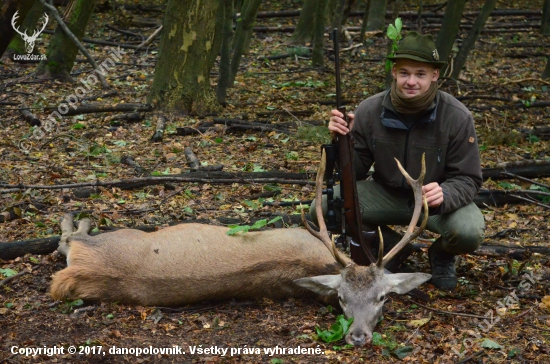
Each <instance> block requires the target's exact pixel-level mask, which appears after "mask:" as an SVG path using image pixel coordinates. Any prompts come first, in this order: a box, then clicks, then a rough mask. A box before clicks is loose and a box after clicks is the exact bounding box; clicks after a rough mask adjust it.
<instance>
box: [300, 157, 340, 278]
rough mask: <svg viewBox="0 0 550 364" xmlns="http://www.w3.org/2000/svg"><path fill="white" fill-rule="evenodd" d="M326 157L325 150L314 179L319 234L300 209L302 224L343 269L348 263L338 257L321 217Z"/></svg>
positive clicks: (338, 254)
mask: <svg viewBox="0 0 550 364" xmlns="http://www.w3.org/2000/svg"><path fill="white" fill-rule="evenodd" d="M326 164H327V162H326V155H325V150H324V149H323V153H322V155H321V164H320V166H319V170H318V171H317V178H316V179H315V213H316V215H317V223H318V224H319V232H317V231H315V230H314V229H313V227H311V225H310V224H309V222H308V221H306V218H305V214H304V210H303V209H302V222H303V223H304V225H305V227H306V229H307V231H309V232H310V233H311V234H312V235H313V236H315V237H316V238H317V239H319V240H321V241H322V242H323V244H325V246H326V247H327V249H328V250H329V251H330V252H331V254H332V256H333V257H334V259H335V260H336V262H338V264H340V265H341V266H342V267H345V266H347V265H348V264H349V262H348V261H347V260H346V259H344V258H343V257H342V255H340V252H339V251H338V249H337V248H336V245H335V244H334V241H333V240H332V239H331V238H330V237H329V234H328V231H327V225H326V224H325V218H324V216H323V204H322V199H323V177H324V175H325V169H326Z"/></svg>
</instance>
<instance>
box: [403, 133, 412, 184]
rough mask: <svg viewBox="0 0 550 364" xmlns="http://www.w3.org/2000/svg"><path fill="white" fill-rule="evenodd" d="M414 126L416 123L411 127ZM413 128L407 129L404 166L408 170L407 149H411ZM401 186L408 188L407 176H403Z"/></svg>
mask: <svg viewBox="0 0 550 364" xmlns="http://www.w3.org/2000/svg"><path fill="white" fill-rule="evenodd" d="M412 128H414V125H413V126H412V127H411V129H412ZM411 129H409V130H407V136H406V137H405V153H404V155H403V167H404V168H405V170H407V162H408V158H407V151H408V150H409V136H410V134H411ZM401 187H403V188H407V179H406V178H405V176H403V178H402V179H401Z"/></svg>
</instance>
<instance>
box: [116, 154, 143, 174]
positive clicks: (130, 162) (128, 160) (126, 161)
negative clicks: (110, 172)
mask: <svg viewBox="0 0 550 364" xmlns="http://www.w3.org/2000/svg"><path fill="white" fill-rule="evenodd" d="M120 163H122V164H126V165H127V166H130V167H132V168H133V169H134V171H136V172H137V174H139V175H142V174H144V173H145V168H143V167H142V166H140V165H139V163H137V162H136V161H135V160H134V158H132V157H131V156H129V155H123V156H122V158H120Z"/></svg>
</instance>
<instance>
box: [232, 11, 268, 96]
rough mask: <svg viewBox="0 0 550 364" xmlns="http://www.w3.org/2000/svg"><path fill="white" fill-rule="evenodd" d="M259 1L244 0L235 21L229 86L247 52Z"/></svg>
mask: <svg viewBox="0 0 550 364" xmlns="http://www.w3.org/2000/svg"><path fill="white" fill-rule="evenodd" d="M260 3H261V0H246V1H245V2H244V3H243V9H242V12H241V16H240V18H239V19H238V21H237V29H236V31H235V37H234V38H233V58H232V59H231V66H230V67H231V76H230V78H229V86H231V85H232V84H233V82H234V81H235V77H236V76H237V72H238V71H239V65H240V63H241V58H242V56H243V55H244V54H245V53H247V52H248V46H249V44H250V38H251V37H252V28H253V26H254V22H255V21H256V16H257V15H258V9H259V7H260Z"/></svg>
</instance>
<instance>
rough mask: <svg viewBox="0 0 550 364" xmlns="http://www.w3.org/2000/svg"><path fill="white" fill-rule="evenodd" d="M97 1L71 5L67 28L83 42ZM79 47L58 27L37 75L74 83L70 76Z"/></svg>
mask: <svg viewBox="0 0 550 364" xmlns="http://www.w3.org/2000/svg"><path fill="white" fill-rule="evenodd" d="M96 3H97V0H76V1H74V2H73V3H71V7H70V9H69V13H68V14H67V15H66V16H65V20H66V23H67V27H68V28H69V30H70V31H71V32H72V33H73V34H74V35H75V37H77V38H78V39H79V40H82V37H84V32H85V30H86V26H87V25H88V21H89V20H90V18H91V16H92V13H93V12H94V7H95V5H96ZM77 54H78V47H77V46H76V45H75V44H74V42H73V41H72V40H71V38H69V37H68V36H67V34H65V32H64V31H63V29H61V27H60V26H59V25H58V26H57V28H56V29H55V32H54V35H53V37H52V39H51V41H50V45H49V46H48V51H47V52H46V60H45V61H41V62H40V64H39V65H38V69H37V75H41V76H45V77H52V78H55V79H59V80H63V81H69V82H72V81H73V79H72V77H71V75H70V73H71V70H72V69H73V66H74V63H75V60H76V55H77Z"/></svg>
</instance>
